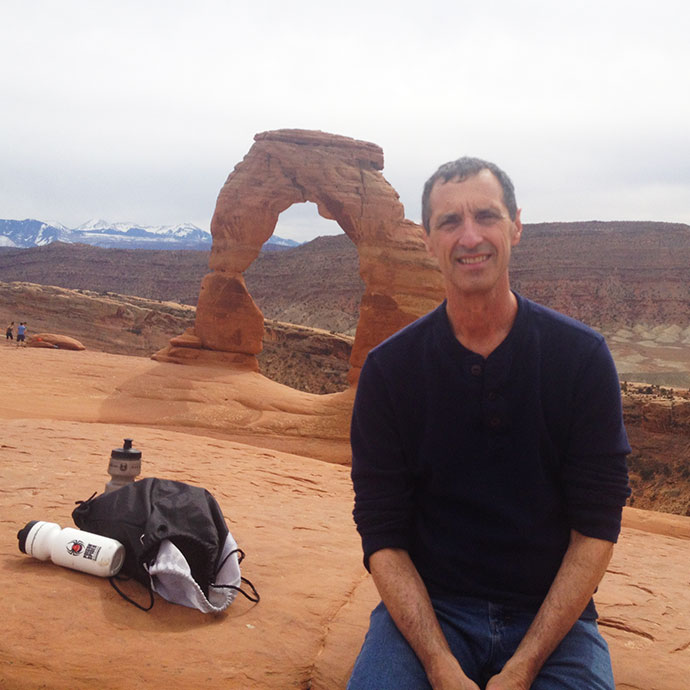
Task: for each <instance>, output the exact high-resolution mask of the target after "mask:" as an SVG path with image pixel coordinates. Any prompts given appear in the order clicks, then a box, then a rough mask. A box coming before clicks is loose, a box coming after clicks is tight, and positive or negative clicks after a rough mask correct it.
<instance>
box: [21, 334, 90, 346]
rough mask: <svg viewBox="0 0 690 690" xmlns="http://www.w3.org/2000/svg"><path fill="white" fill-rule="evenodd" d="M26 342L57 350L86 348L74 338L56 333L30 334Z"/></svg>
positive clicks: (30, 344) (29, 344)
mask: <svg viewBox="0 0 690 690" xmlns="http://www.w3.org/2000/svg"><path fill="white" fill-rule="evenodd" d="M26 344H27V345H28V346H29V347H48V348H57V349H58V350H86V348H85V347H84V346H83V345H82V344H81V343H80V342H79V341H78V340H77V339H76V338H70V337H69V336H68V335H59V334H56V333H37V334H36V335H32V336H30V337H29V339H28V340H27V343H26Z"/></svg>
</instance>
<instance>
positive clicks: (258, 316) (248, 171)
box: [154, 129, 443, 384]
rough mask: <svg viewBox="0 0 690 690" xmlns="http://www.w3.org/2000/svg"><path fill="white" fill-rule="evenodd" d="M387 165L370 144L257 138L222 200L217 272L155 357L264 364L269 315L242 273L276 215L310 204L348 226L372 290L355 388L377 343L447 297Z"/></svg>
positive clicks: (306, 136)
mask: <svg viewBox="0 0 690 690" xmlns="http://www.w3.org/2000/svg"><path fill="white" fill-rule="evenodd" d="M382 168H383V151H382V149H381V148H380V147H379V146H377V145H376V144H372V143H369V142H365V141H358V140H356V139H350V138H349V137H344V136H340V135H335V134H326V133H324V132H319V131H309V130H298V129H282V130H276V131H272V132H263V133H260V134H257V135H256V136H255V137H254V145H253V146H252V147H251V149H250V150H249V152H248V153H247V155H246V156H245V157H244V159H243V160H242V161H241V162H240V163H238V164H237V165H236V167H235V169H234V170H233V172H232V173H231V174H230V176H229V177H228V179H227V181H226V182H225V185H224V186H223V188H222V189H221V191H220V194H219V196H218V201H217V204H216V209H215V213H214V215H213V220H212V222H211V234H212V236H213V246H212V249H211V260H210V268H211V271H212V272H211V273H209V274H208V275H206V277H205V278H204V279H203V281H202V284H201V291H200V294H199V302H198V306H197V313H196V321H195V324H194V327H193V328H192V329H190V330H189V331H188V332H187V333H186V334H185V336H184V339H183V340H184V341H183V340H181V339H173V340H172V341H171V343H170V345H169V346H168V347H167V348H165V349H163V350H161V351H160V352H158V353H156V354H155V355H154V359H157V360H161V361H172V362H180V363H184V362H194V363H201V361H203V362H205V363H214V362H215V363H218V364H223V365H230V366H235V367H240V368H248V369H251V370H258V362H257V358H256V355H257V354H258V353H259V352H260V351H261V346H262V337H263V335H264V324H263V321H264V319H263V314H262V313H261V311H260V310H259V308H258V307H257V305H256V304H255V302H254V300H253V299H252V297H251V295H250V294H249V292H248V290H247V287H246V284H245V280H244V276H243V273H244V271H245V270H246V269H247V267H248V266H249V265H250V264H251V263H252V261H254V259H256V257H257V256H258V255H259V252H260V251H261V248H262V246H263V244H264V243H265V242H266V241H267V240H268V239H269V238H270V237H271V235H272V234H273V231H274V229H275V227H276V223H277V221H278V216H279V215H280V214H281V213H282V212H283V211H285V210H286V209H287V208H289V207H290V206H292V205H293V204H297V203H303V202H307V201H309V202H312V203H314V204H315V205H316V207H317V209H318V212H319V214H320V215H321V216H322V217H323V218H326V219H328V220H334V221H336V222H337V223H338V225H340V227H341V228H342V229H343V230H344V232H345V234H346V235H347V236H348V237H349V238H350V240H352V242H353V243H354V245H355V246H356V248H357V252H358V255H359V267H360V275H361V277H362V280H363V282H364V286H365V289H364V295H363V297H362V300H361V303H360V310H359V314H360V317H359V322H358V325H357V331H356V335H355V341H354V345H353V349H352V355H351V358H350V365H351V368H350V373H349V376H348V379H349V381H350V383H351V384H354V383H355V382H356V381H357V378H358V376H359V371H360V369H361V366H362V364H363V363H364V358H365V357H366V354H367V353H368V352H369V350H370V349H371V348H372V347H373V346H374V345H377V344H378V343H379V342H381V341H382V340H384V339H385V338H386V337H388V336H390V335H392V334H393V333H394V332H395V331H397V330H399V329H400V328H402V327H403V326H405V325H407V324H408V323H410V322H412V321H413V320H415V319H416V318H418V317H419V316H420V315H422V314H424V313H425V312H427V311H429V310H430V309H432V308H433V307H434V306H436V305H437V304H438V303H439V302H440V301H441V299H442V298H443V286H442V282H441V278H440V274H439V272H438V269H437V268H436V266H435V264H434V263H433V262H432V261H431V259H430V258H429V256H428V255H427V252H426V249H425V245H424V241H423V230H422V228H421V227H420V226H419V225H417V224H415V223H413V222H412V221H409V220H407V219H406V218H405V216H404V209H403V206H402V204H401V203H400V199H399V196H398V193H397V192H396V191H395V189H393V187H391V185H390V184H389V183H388V182H387V181H386V179H385V178H384V177H383V175H382V174H381V170H382Z"/></svg>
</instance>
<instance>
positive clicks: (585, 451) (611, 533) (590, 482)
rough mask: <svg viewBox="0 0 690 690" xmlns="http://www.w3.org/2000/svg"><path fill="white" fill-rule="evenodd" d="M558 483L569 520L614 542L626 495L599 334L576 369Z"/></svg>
mask: <svg viewBox="0 0 690 690" xmlns="http://www.w3.org/2000/svg"><path fill="white" fill-rule="evenodd" d="M577 381H578V383H577V388H576V391H575V395H574V399H573V410H574V413H573V417H572V422H571V430H570V434H569V436H570V442H569V446H568V451H567V457H566V461H565V463H564V466H563V471H562V472H563V473H562V479H563V486H564V491H565V499H566V505H567V510H568V517H569V521H570V526H571V527H572V528H573V529H575V530H577V531H578V532H580V533H581V534H584V535H585V536H588V537H595V538H597V539H605V540H607V541H611V542H615V541H617V539H618V534H619V532H620V524H621V514H622V510H623V506H624V505H625V502H626V500H627V498H628V496H629V495H630V488H629V485H628V468H627V463H626V459H625V456H626V455H627V454H628V453H630V446H629V444H628V439H627V435H626V433H625V427H624V425H623V410H622V405H621V394H620V383H619V380H618V374H617V373H616V368H615V365H614V363H613V358H612V357H611V353H610V352H609V349H608V347H607V346H606V343H605V342H604V340H603V338H602V339H601V340H600V341H599V343H598V345H597V346H596V347H595V348H594V349H593V350H592V352H591V354H590V356H589V357H588V358H587V359H586V360H585V361H584V363H583V365H582V367H581V371H580V372H578V377H577Z"/></svg>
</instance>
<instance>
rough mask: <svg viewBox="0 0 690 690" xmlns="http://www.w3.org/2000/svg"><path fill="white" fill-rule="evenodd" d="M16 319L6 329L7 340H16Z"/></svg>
mask: <svg viewBox="0 0 690 690" xmlns="http://www.w3.org/2000/svg"><path fill="white" fill-rule="evenodd" d="M13 332H14V321H13V322H12V323H11V324H10V325H9V326H8V327H7V330H6V331H5V340H14V335H13Z"/></svg>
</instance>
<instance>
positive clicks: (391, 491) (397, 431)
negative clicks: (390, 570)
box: [350, 357, 412, 569]
mask: <svg viewBox="0 0 690 690" xmlns="http://www.w3.org/2000/svg"><path fill="white" fill-rule="evenodd" d="M400 424H401V420H400V419H399V418H398V416H397V414H396V410H395V406H394V405H393V401H392V396H391V392H390V390H388V388H387V386H386V381H385V378H384V376H383V374H382V372H381V370H380V368H379V366H378V365H377V363H376V362H375V361H374V360H373V359H372V358H371V357H368V358H367V360H366V362H365V364H364V367H363V368H362V372H361V374H360V378H359V383H358V386H357V395H356V398H355V404H354V408H353V412H352V426H351V431H350V440H351V444H352V482H353V486H354V490H355V507H354V511H353V515H354V518H355V523H356V524H357V530H358V532H359V534H360V536H361V538H362V548H363V550H364V565H365V567H366V568H367V569H368V568H369V556H371V554H372V553H374V552H375V551H378V550H379V549H383V548H400V549H409V528H410V515H411V511H410V503H411V497H412V482H411V480H410V473H409V471H408V468H407V462H406V457H405V452H404V448H403V445H404V444H403V440H402V433H401V432H402V430H401V428H400Z"/></svg>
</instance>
